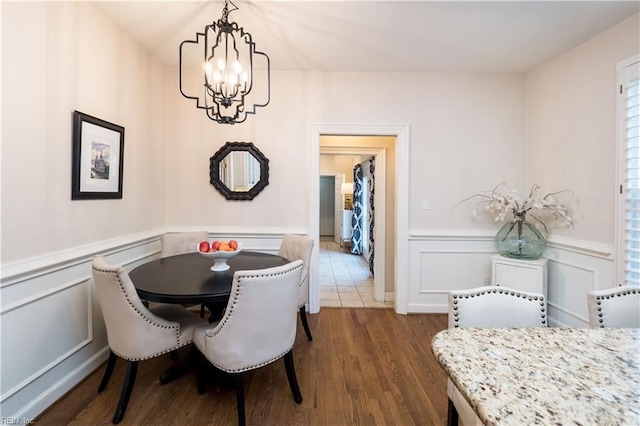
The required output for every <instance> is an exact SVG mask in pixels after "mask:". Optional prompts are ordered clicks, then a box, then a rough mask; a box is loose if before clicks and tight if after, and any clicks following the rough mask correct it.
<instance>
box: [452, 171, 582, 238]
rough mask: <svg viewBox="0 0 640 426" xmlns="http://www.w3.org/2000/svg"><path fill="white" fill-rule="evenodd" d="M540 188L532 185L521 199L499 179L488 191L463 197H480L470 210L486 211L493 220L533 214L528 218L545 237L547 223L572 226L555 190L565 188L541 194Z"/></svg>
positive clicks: (473, 213) (477, 212)
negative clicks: (480, 199)
mask: <svg viewBox="0 0 640 426" xmlns="http://www.w3.org/2000/svg"><path fill="white" fill-rule="evenodd" d="M540 189H541V187H540V185H533V186H532V187H531V190H530V191H529V195H528V196H527V198H525V199H524V200H522V199H521V198H520V195H519V194H518V191H517V190H516V189H510V188H509V187H508V186H507V185H506V184H505V183H501V184H499V185H497V186H496V187H495V188H493V190H492V191H486V192H484V193H480V194H475V195H472V196H471V197H469V198H467V199H465V200H463V201H468V200H470V199H472V198H475V197H482V198H484V200H482V201H480V202H479V203H478V204H477V205H476V208H475V209H473V211H472V212H471V213H472V215H473V216H474V217H475V216H478V215H479V214H481V213H489V214H491V215H494V220H495V221H496V222H504V220H505V219H506V217H507V215H508V214H510V215H513V218H512V219H511V220H512V221H513V222H516V221H522V220H524V219H525V218H526V217H527V216H528V217H530V218H533V221H532V222H533V223H534V224H535V225H536V227H537V228H538V229H541V230H543V231H544V233H545V237H547V236H548V235H549V228H548V227H552V226H554V227H555V226H557V227H569V226H571V227H573V219H572V218H571V216H570V215H569V211H568V209H567V207H566V206H564V205H562V204H560V202H559V200H558V195H559V194H561V193H564V192H569V190H566V189H565V190H562V191H558V192H550V193H548V194H546V195H544V196H543V195H541V194H540ZM545 222H546V223H545Z"/></svg>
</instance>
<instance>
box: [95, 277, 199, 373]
mask: <svg viewBox="0 0 640 426" xmlns="http://www.w3.org/2000/svg"><path fill="white" fill-rule="evenodd" d="M93 269H94V270H95V271H98V272H103V273H107V274H115V275H116V278H117V280H118V284H119V285H120V289H121V290H122V293H123V294H124V295H125V298H126V299H127V303H129V306H131V308H133V310H134V311H136V312H137V313H138V315H139V316H140V317H142V319H144V320H145V321H147V322H148V323H149V324H151V325H154V326H156V327H160V328H165V329H172V328H175V329H176V341H177V342H178V345H177V346H175V347H173V348H171V349H169V350H167V351H162V352H158V353H157V354H155V355H151V356H148V357H146V358H129V357H126V356H124V355H122V354H119V353H118V352H116V351H114V350H113V348H111V351H112V352H113V353H115V354H116V355H118V356H119V357H120V358H124V359H126V360H128V361H144V360H145V359H151V358H155V357H157V356H160V355H163V354H167V353H170V352H173V351H174V350H176V349H179V348H181V347H183V346H186V345H188V344H189V342H186V343H181V342H180V326H179V325H174V326H171V327H167V326H166V325H161V324H156V323H155V322H153V321H151V320H150V319H149V318H148V317H147V316H146V315H143V314H142V312H140V311H139V310H138V309H137V308H136V307H135V306H134V305H133V303H131V300H130V299H129V297H128V296H127V293H126V292H125V290H124V286H123V285H122V281H121V280H120V274H119V273H118V271H112V270H104V269H98V268H95V267H94V268H93Z"/></svg>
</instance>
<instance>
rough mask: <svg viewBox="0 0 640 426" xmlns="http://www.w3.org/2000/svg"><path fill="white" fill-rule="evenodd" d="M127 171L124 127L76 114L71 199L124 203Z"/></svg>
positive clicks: (74, 120) (76, 112) (74, 119)
mask: <svg viewBox="0 0 640 426" xmlns="http://www.w3.org/2000/svg"><path fill="white" fill-rule="evenodd" d="M105 157H106V158H105ZM123 169H124V127H122V126H118V125H117V124H113V123H109V122H108V121H105V120H102V119H100V118H97V117H93V116H91V115H89V114H85V113H83V112H80V111H74V112H73V153H72V172H71V199H72V200H108V199H121V198H122V175H123V174H122V172H123Z"/></svg>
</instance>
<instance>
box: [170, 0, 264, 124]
mask: <svg viewBox="0 0 640 426" xmlns="http://www.w3.org/2000/svg"><path fill="white" fill-rule="evenodd" d="M229 4H231V5H232V6H233V7H234V9H231V10H229ZM234 10H238V7H237V6H236V5H235V4H233V3H232V2H231V1H230V0H225V2H224V8H223V9H222V17H221V18H220V19H218V21H217V22H213V23H212V24H211V25H207V26H206V27H205V28H204V33H196V40H185V41H183V42H182V43H181V44H180V92H181V93H182V96H184V97H186V98H188V99H194V100H196V101H197V102H196V107H197V108H200V109H204V110H205V111H206V113H207V116H208V117H209V118H210V119H211V120H214V121H217V122H218V123H223V124H235V123H242V122H243V121H245V120H246V119H247V114H255V108H256V107H264V106H266V105H267V104H268V103H269V100H270V96H271V87H270V82H269V80H270V62H269V57H268V56H267V55H266V54H265V53H263V52H258V51H256V46H255V43H254V42H253V40H252V39H251V34H249V33H247V32H245V31H244V29H243V28H241V27H238V24H237V23H235V22H229V13H230V12H233V11H234ZM201 38H204V63H203V64H202V66H203V81H204V84H203V85H202V87H201V89H198V92H197V94H187V93H185V90H184V87H183V78H182V77H183V72H185V73H186V71H183V48H184V47H186V46H187V45H189V44H196V45H197V44H199V43H200V41H201ZM254 55H262V56H264V57H265V58H266V80H267V82H266V98H267V99H266V102H265V103H261V104H260V103H254V102H253V101H252V97H254V96H253V94H252V93H251V91H252V89H253V88H254V87H253V85H254V81H255V79H256V76H257V75H256V74H254Z"/></svg>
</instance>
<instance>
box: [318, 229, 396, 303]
mask: <svg viewBox="0 0 640 426" xmlns="http://www.w3.org/2000/svg"><path fill="white" fill-rule="evenodd" d="M320 307H321V308H322V307H334V308H340V307H342V308H393V302H376V300H375V299H374V297H373V277H371V275H370V273H369V265H368V264H367V263H366V261H365V260H364V258H363V257H362V256H357V255H354V254H351V253H350V252H349V250H348V249H346V248H343V247H340V246H339V245H338V244H337V243H336V242H335V241H333V239H332V238H331V237H321V238H320Z"/></svg>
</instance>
